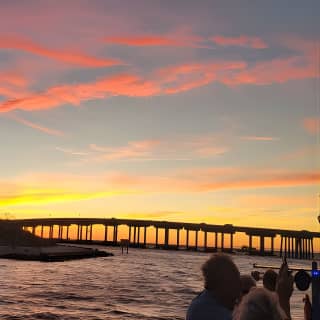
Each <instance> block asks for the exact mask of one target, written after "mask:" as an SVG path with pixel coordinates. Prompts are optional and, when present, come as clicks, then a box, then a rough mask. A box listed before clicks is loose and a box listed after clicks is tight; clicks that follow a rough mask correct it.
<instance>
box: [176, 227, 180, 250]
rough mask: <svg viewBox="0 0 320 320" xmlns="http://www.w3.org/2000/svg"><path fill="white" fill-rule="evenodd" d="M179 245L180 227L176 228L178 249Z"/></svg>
mask: <svg viewBox="0 0 320 320" xmlns="http://www.w3.org/2000/svg"><path fill="white" fill-rule="evenodd" d="M179 246H180V229H179V228H178V229H177V249H179Z"/></svg>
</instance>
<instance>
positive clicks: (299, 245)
mask: <svg viewBox="0 0 320 320" xmlns="http://www.w3.org/2000/svg"><path fill="white" fill-rule="evenodd" d="M10 223H14V224H17V225H19V226H20V227H21V228H31V229H32V232H33V233H34V232H35V228H36V227H41V236H42V237H43V235H44V232H43V230H44V228H45V227H48V228H49V238H53V236H54V227H55V226H58V228H59V232H58V238H57V239H58V240H64V241H68V240H70V239H69V227H70V226H71V225H76V226H77V227H78V232H77V239H76V240H78V241H83V240H85V241H92V239H93V233H94V231H93V226H94V225H103V226H104V228H105V242H107V239H108V228H109V227H111V228H113V241H112V242H113V243H114V244H118V243H119V242H120V239H118V227H119V226H121V225H126V226H128V227H129V235H128V239H129V243H130V245H133V246H140V245H141V246H145V245H146V235H147V229H148V228H149V227H153V228H155V229H156V240H155V243H154V245H155V247H162V248H169V247H172V245H169V232H170V230H176V232H177V237H176V241H175V245H174V246H175V247H176V248H179V247H180V246H181V244H180V231H181V230H185V232H186V241H185V242H186V243H185V244H186V248H187V249H188V248H189V247H190V245H189V233H190V232H195V246H194V247H195V250H197V249H198V233H199V232H203V233H204V246H203V247H204V250H218V249H220V250H229V251H232V250H233V249H234V246H233V236H234V234H235V233H237V232H242V233H245V234H246V235H247V236H248V237H249V242H248V251H249V252H251V251H253V246H252V238H253V237H259V238H260V246H259V251H258V252H259V253H260V254H262V255H263V254H274V238H275V237H276V236H280V256H282V255H285V256H288V257H292V258H301V259H311V258H312V257H313V256H314V250H313V241H314V239H318V238H319V239H320V233H319V232H311V231H307V230H300V231H298V230H286V229H272V228H258V227H246V226H235V225H232V224H225V225H215V224H207V223H186V222H172V221H153V220H134V219H116V218H107V219H106V218H45V219H18V220H10ZM83 228H85V238H83ZM141 228H143V229H144V233H143V235H144V237H143V241H142V242H140V229H141ZM64 229H66V231H67V232H66V236H65V237H64V236H63V233H64V232H63V231H64ZM159 229H164V233H165V236H164V243H163V244H160V243H159V234H158V232H159ZM210 233H214V235H215V245H214V247H209V246H208V245H207V240H208V234H210ZM218 235H220V246H218ZM225 235H229V236H230V245H229V247H226V246H225V245H224V244H225V242H224V236H225ZM265 238H270V239H271V249H270V251H266V249H265ZM171 242H172V241H171Z"/></svg>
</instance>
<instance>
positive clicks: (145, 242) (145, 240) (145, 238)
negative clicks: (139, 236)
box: [143, 226, 147, 247]
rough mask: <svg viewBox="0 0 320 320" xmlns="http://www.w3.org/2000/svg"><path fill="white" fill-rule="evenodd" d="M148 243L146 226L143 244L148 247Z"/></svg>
mask: <svg viewBox="0 0 320 320" xmlns="http://www.w3.org/2000/svg"><path fill="white" fill-rule="evenodd" d="M146 245H147V227H146V226H145V227H144V232H143V246H144V247H146Z"/></svg>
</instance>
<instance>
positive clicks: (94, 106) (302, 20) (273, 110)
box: [0, 0, 320, 231]
mask: <svg viewBox="0 0 320 320" xmlns="http://www.w3.org/2000/svg"><path fill="white" fill-rule="evenodd" d="M319 12H320V3H319V1H305V2H303V3H302V2H301V1H255V2H252V1H211V0H210V1H204V0H201V1H189V0H175V1H172V0H170V1H167V0H161V1H157V0H148V1H147V0H145V1H142V0H135V1H132V0H131V1H129V0H127V1H109V0H107V1H102V0H101V1H99V0H90V1H83V0H77V1H72V0H68V1H63V2H62V1H61V2H57V1H53V0H52V1H46V0H42V1H33V0H30V1H23V0H20V1H16V0H12V1H3V2H1V3H0V143H1V157H0V164H1V167H0V190H1V193H0V216H2V217H9V218H25V217H28V218H38V217H106V218H109V217H115V218H132V219H153V220H168V221H186V222H206V223H212V224H227V223H232V224H234V225H242V226H259V227H272V228H283V229H295V230H302V229H307V230H311V231H320V227H319V224H318V223H317V220H316V217H317V216H318V214H319V213H320V212H319V205H320V204H319V193H320V138H319V136H320V130H319V128H320V86H319V72H320V71H319V70H320V67H319V64H320V62H319V60H320V22H319Z"/></svg>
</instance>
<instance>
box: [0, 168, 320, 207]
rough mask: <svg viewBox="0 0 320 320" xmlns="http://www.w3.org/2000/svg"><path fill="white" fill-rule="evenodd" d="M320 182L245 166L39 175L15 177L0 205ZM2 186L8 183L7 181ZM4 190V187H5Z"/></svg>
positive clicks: (313, 175) (317, 177)
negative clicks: (145, 172) (152, 172)
mask: <svg viewBox="0 0 320 320" xmlns="http://www.w3.org/2000/svg"><path fill="white" fill-rule="evenodd" d="M319 182H320V173H319V172H311V171H310V172H308V171H303V172H290V171H287V172H286V171H284V172H280V171H275V170H258V169H245V168H207V169H194V168H191V169H189V170H187V169H185V170H183V171H181V172H172V171H171V172H167V173H166V174H163V175H161V176H159V175H148V176H142V175H133V174H127V173H121V172H109V173H105V174H100V175H97V176H96V175H92V176H78V175H73V174H64V173H61V174H53V173H51V174H46V173H43V174H39V173H38V174H37V173H32V174H31V173H30V174H28V175H25V176H22V177H19V178H16V179H15V181H11V188H10V189H9V191H8V190H6V192H4V193H2V194H1V195H0V206H6V205H17V204H19V205H21V204H24V203H25V201H26V202H27V203H30V202H32V201H33V203H35V204H36V203H38V202H52V201H74V200H81V199H84V198H85V199H88V198H90V199H92V198H104V197H105V196H112V195H117V196H118V195H121V194H144V193H199V192H213V191H219V190H246V189H256V188H293V187H298V186H311V185H316V184H318V183H319ZM0 185H8V183H6V182H5V181H3V182H1V181H0ZM3 190H5V189H3Z"/></svg>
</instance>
